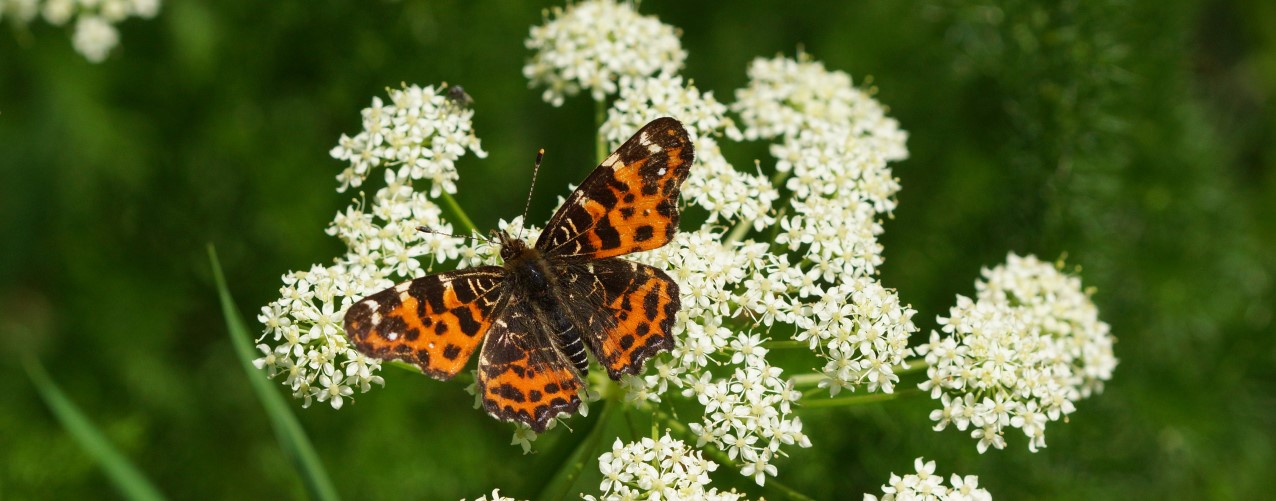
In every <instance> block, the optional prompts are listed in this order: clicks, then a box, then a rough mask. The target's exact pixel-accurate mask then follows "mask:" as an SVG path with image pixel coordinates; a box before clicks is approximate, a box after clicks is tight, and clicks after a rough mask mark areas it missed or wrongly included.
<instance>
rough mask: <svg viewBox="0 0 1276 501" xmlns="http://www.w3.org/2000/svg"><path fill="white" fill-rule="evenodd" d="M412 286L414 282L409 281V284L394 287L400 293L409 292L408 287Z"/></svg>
mask: <svg viewBox="0 0 1276 501" xmlns="http://www.w3.org/2000/svg"><path fill="white" fill-rule="evenodd" d="M411 286H412V282H410V281H408V282H403V283H401V284H399V285H396V286H394V290H396V291H399V292H407V291H408V287H411ZM400 297H402V296H400Z"/></svg>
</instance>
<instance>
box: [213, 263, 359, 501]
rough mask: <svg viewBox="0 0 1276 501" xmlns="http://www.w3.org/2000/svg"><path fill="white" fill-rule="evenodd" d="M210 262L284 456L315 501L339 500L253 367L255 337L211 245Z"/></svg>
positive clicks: (284, 406)
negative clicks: (237, 304)
mask: <svg viewBox="0 0 1276 501" xmlns="http://www.w3.org/2000/svg"><path fill="white" fill-rule="evenodd" d="M208 259H209V261H211V262H212V265H213V278H214V279H215V280H216V281H217V294H218V296H219V297H220V298H221V304H222V313H223V314H224V315H225V317H226V327H227V329H229V330H230V340H231V342H232V343H233V344H234V345H235V353H236V354H238V355H239V361H240V363H241V364H242V365H243V367H244V372H245V373H246V374H247V375H248V381H249V382H250V383H252V387H253V392H254V393H256V394H257V399H258V400H261V405H262V407H265V408H266V415H267V416H269V417H270V424H271V426H272V427H274V429H275V436H276V437H277V438H278V439H279V445H280V447H281V448H283V451H284V454H285V455H287V456H288V459H289V461H291V462H292V465H293V467H294V468H296V469H297V473H299V474H301V478H302V480H303V482H304V483H305V486H306V491H307V492H308V493H309V494H310V497H311V498H312V499H320V500H324V501H327V500H335V499H339V498H338V496H337V490H336V488H334V487H333V485H332V480H331V479H330V478H328V472H327V471H326V470H324V468H323V463H321V462H319V455H318V454H316V453H315V449H314V446H312V445H311V444H310V439H309V438H307V437H306V432H305V430H303V429H302V428H301V423H299V422H297V417H296V416H294V415H293V414H292V410H291V409H290V408H289V407H288V403H287V402H286V401H285V400H284V398H283V397H282V396H280V395H279V393H278V388H276V385H275V384H274V383H272V382H271V381H270V380H269V379H267V378H266V377H265V376H264V374H262V372H261V371H260V370H258V369H257V368H256V367H254V366H253V358H255V357H256V356H257V351H256V349H255V348H253V343H252V336H250V335H249V334H248V328H247V327H245V326H244V321H243V319H242V318H241V317H240V316H239V311H238V310H237V309H236V308H235V303H234V301H233V300H231V297H230V291H229V290H228V289H227V288H226V278H225V276H223V275H222V267H221V264H220V263H218V261H217V251H216V250H215V249H213V246H212V245H209V246H208Z"/></svg>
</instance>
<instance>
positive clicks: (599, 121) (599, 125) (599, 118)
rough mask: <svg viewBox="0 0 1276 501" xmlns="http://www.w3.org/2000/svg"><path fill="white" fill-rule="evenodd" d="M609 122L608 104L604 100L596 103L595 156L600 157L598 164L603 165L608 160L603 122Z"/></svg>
mask: <svg viewBox="0 0 1276 501" xmlns="http://www.w3.org/2000/svg"><path fill="white" fill-rule="evenodd" d="M605 121H607V103H606V101H603V100H598V101H594V137H595V138H596V140H595V141H594V156H595V157H598V163H599V164H602V163H603V160H606V159H607V153H608V151H607V138H604V137H603V122H605Z"/></svg>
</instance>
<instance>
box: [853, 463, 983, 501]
mask: <svg viewBox="0 0 1276 501" xmlns="http://www.w3.org/2000/svg"><path fill="white" fill-rule="evenodd" d="M913 467H914V468H916V469H917V473H910V474H908V475H904V476H903V477H901V476H899V475H896V474H894V473H892V474H891V481H890V483H888V484H886V485H883V486H882V498H881V499H882V501H894V500H897V499H898V500H901V501H902V500H911V499H937V500H941V501H988V500H991V499H992V494H989V493H988V491H987V490H985V489H981V488H979V477H976V476H974V475H966V476H964V477H963V476H959V475H957V474H956V473H954V474H953V476H952V484H953V485H952V486H951V487H950V486H947V485H944V477H941V476H938V475H935V462H934V461H926V460H924V459H922V458H917V459H916V460H914V461H913ZM877 499H878V498H877V496H874V495H872V494H864V501H869V500H872V501H877Z"/></svg>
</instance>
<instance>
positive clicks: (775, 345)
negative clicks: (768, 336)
mask: <svg viewBox="0 0 1276 501" xmlns="http://www.w3.org/2000/svg"><path fill="white" fill-rule="evenodd" d="M762 347H763V348H766V349H768V350H785V349H793V348H810V347H811V343H807V342H805V341H788V340H781V341H767V342H765V343H762Z"/></svg>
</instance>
